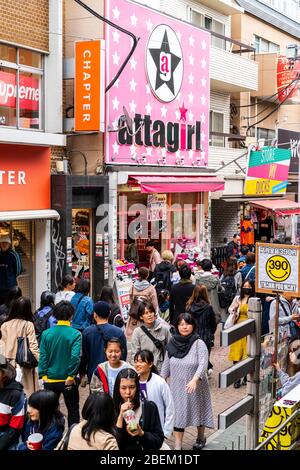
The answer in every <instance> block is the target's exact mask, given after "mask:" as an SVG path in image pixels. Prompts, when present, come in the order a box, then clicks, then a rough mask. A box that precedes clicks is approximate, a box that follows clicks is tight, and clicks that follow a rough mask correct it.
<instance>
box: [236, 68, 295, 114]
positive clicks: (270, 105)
mask: <svg viewBox="0 0 300 470" xmlns="http://www.w3.org/2000/svg"><path fill="white" fill-rule="evenodd" d="M298 80H299V76H298V75H297V78H294V80H292V81H291V82H290V83H289V84H288V85H286V86H285V87H284V88H282V89H281V90H280V91H278V92H277V93H276V94H278V95H279V93H280V94H282V93H283V92H284V91H286V90H287V89H288V88H290V87H291V86H292V85H293V83H295V82H297V81H298ZM275 103H276V100H274V101H271V103H269V104H268V105H267V106H265V108H263V109H261V110H260V111H259V112H258V113H257V114H255V116H245V117H244V119H247V120H248V121H249V119H255V118H256V117H258V116H260V115H261V114H262V113H264V112H265V111H267V109H269V108H271V107H272V106H273V105H274V104H275Z"/></svg>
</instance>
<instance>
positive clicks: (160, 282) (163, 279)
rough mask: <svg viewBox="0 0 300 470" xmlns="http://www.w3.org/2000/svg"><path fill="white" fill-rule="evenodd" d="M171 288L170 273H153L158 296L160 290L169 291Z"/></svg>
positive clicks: (167, 271)
mask: <svg viewBox="0 0 300 470" xmlns="http://www.w3.org/2000/svg"><path fill="white" fill-rule="evenodd" d="M170 288H171V271H169V270H166V271H159V270H157V271H156V273H155V289H156V293H157V294H159V293H160V292H161V291H162V290H165V289H166V290H170Z"/></svg>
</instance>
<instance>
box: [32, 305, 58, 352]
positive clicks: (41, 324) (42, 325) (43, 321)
mask: <svg viewBox="0 0 300 470" xmlns="http://www.w3.org/2000/svg"><path fill="white" fill-rule="evenodd" d="M42 311H43V310H37V311H36V312H35V314H34V317H33V324H34V329H35V335H36V338H37V340H38V343H39V344H40V341H41V336H42V333H43V331H45V330H47V329H48V328H50V323H49V318H50V317H51V315H52V313H53V310H52V308H51V309H50V310H49V312H48V313H46V315H44V316H41V315H40V313H41V312H42Z"/></svg>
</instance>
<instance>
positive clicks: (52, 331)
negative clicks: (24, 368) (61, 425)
mask: <svg viewBox="0 0 300 470" xmlns="http://www.w3.org/2000/svg"><path fill="white" fill-rule="evenodd" d="M53 315H54V316H55V318H56V319H57V325H55V326H53V327H52V328H49V329H47V330H45V331H44V332H43V333H42V338H41V344H40V358H39V365H38V368H39V377H40V378H42V380H43V382H44V387H45V389H47V390H53V392H55V393H56V395H57V397H58V399H59V397H60V395H61V393H62V394H63V396H64V400H65V404H66V407H67V410H68V425H69V427H70V426H71V425H72V424H74V423H79V420H80V416H79V392H78V380H77V379H76V374H77V371H78V367H79V363H80V350H81V334H80V332H79V331H77V330H75V329H74V328H72V327H71V319H72V316H73V315H74V307H73V305H72V304H71V303H70V302H68V301H64V300H63V301H61V302H59V303H58V304H57V305H56V306H55V308H54V310H53Z"/></svg>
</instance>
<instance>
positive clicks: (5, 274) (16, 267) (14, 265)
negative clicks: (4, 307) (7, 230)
mask: <svg viewBox="0 0 300 470" xmlns="http://www.w3.org/2000/svg"><path fill="white" fill-rule="evenodd" d="M21 271H22V265H21V260H20V257H19V255H18V253H16V252H15V251H14V250H13V249H12V247H11V239H10V237H9V236H8V235H1V236H0V305H1V304H4V303H5V302H6V300H7V294H8V291H9V290H10V289H11V288H12V287H14V286H16V285H17V277H18V276H19V275H20V274H21Z"/></svg>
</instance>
